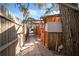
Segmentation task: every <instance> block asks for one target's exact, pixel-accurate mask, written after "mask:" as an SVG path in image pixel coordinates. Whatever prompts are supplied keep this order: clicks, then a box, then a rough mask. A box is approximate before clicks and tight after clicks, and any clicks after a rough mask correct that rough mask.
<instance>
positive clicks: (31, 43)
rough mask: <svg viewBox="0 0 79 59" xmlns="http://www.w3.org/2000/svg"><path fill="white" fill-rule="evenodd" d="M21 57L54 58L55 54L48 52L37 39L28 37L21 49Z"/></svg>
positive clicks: (32, 36) (31, 36) (33, 36)
mask: <svg viewBox="0 0 79 59" xmlns="http://www.w3.org/2000/svg"><path fill="white" fill-rule="evenodd" d="M20 55H21V56H54V55H56V56H57V54H55V53H53V52H52V51H50V50H48V49H47V48H46V47H45V46H44V45H43V44H42V43H41V41H40V39H39V38H38V37H36V36H35V35H33V34H31V35H29V37H28V39H27V41H26V44H25V45H24V46H23V47H22V49H21V53H20Z"/></svg>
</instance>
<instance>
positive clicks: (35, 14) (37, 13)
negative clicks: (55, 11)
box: [7, 3, 52, 21]
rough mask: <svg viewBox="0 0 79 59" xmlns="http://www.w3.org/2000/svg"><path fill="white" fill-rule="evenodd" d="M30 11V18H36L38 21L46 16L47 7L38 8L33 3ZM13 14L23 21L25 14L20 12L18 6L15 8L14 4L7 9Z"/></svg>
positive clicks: (49, 5) (48, 5) (48, 6)
mask: <svg viewBox="0 0 79 59" xmlns="http://www.w3.org/2000/svg"><path fill="white" fill-rule="evenodd" d="M51 6H52V5H51V4H47V5H46V8H50V7H51ZM28 8H29V11H30V15H29V16H30V17H32V18H35V19H37V20H39V19H40V17H41V16H44V14H45V11H46V10H45V7H43V8H42V9H39V8H36V7H35V6H34V5H33V3H30V5H29V7H28ZM7 9H8V10H9V11H10V12H11V13H13V14H14V15H15V16H17V17H18V18H19V19H20V20H21V21H22V20H23V14H22V12H21V11H20V10H19V8H18V7H17V6H15V5H14V4H12V5H11V6H9V7H8V8H7Z"/></svg>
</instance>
